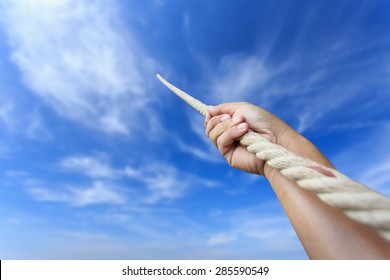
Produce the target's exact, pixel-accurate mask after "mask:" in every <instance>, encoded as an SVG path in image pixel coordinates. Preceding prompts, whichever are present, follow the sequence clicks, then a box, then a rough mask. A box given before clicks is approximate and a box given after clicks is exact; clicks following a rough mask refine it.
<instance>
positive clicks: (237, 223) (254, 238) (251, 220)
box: [208, 202, 305, 258]
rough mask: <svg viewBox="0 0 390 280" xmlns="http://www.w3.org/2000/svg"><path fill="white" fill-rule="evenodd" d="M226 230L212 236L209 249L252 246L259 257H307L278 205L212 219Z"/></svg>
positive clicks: (254, 208) (269, 205) (245, 210)
mask: <svg viewBox="0 0 390 280" xmlns="http://www.w3.org/2000/svg"><path fill="white" fill-rule="evenodd" d="M213 218H214V219H215V220H217V221H218V222H219V223H221V224H222V226H221V227H224V228H225V230H223V231H219V232H217V233H211V234H210V236H209V239H208V244H209V245H210V246H225V247H226V248H229V247H231V246H232V247H234V246H237V245H238V244H240V243H241V242H244V243H246V244H247V243H248V242H250V243H252V244H254V247H255V248H257V250H258V252H257V254H258V256H262V255H264V254H267V255H268V256H270V255H278V254H277V253H278V252H279V253H280V252H283V253H282V254H281V255H283V256H286V258H288V257H287V256H291V255H295V256H296V257H297V256H300V257H303V256H304V255H305V253H304V251H303V248H302V245H301V244H300V242H299V240H298V238H297V236H296V234H295V232H294V230H293V228H292V226H291V224H290V222H289V220H288V219H287V217H286V215H285V214H284V213H283V212H282V209H281V206H280V205H279V204H278V203H277V202H267V203H265V204H262V205H257V206H254V207H253V206H252V207H247V208H243V209H239V210H231V211H229V212H228V213H226V211H225V212H223V213H222V212H220V213H218V214H217V215H216V216H214V217H213Z"/></svg>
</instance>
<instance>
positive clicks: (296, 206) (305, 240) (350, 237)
mask: <svg viewBox="0 0 390 280" xmlns="http://www.w3.org/2000/svg"><path fill="white" fill-rule="evenodd" d="M291 133H293V132H291ZM289 137H290V138H287V139H293V141H291V142H290V147H288V148H289V149H290V150H292V151H293V152H295V153H297V154H299V155H300V156H302V157H305V158H308V159H311V160H314V161H316V162H319V163H321V164H323V165H325V166H329V167H331V166H332V165H331V163H330V162H329V161H328V160H327V159H326V158H325V157H324V156H323V155H322V154H321V153H320V152H319V151H318V149H317V148H316V147H315V146H314V145H313V144H312V143H311V142H309V141H308V140H306V139H305V138H304V137H302V136H300V135H299V134H297V133H296V134H294V135H290V136H289ZM300 145H304V147H305V148H304V149H300V148H299V146H300ZM297 149H298V150H299V151H301V152H299V151H298V152H297V151H296V150H297ZM302 151H304V152H302ZM302 153H304V154H302ZM264 172H265V176H266V178H267V179H268V180H269V182H270V184H271V186H272V188H273V190H274V192H275V194H276V195H277V197H278V199H279V201H280V203H281V205H282V207H283V208H284V210H285V212H286V214H287V216H288V218H289V219H290V221H291V223H292V225H293V227H294V229H295V231H296V233H297V235H298V237H299V238H300V240H301V242H302V244H303V246H304V248H305V250H306V252H307V254H308V255H309V257H310V258H312V259H390V244H389V243H388V242H387V241H385V240H384V239H382V238H381V237H379V236H378V235H377V233H376V232H375V231H373V230H372V229H370V228H368V227H366V226H364V225H361V224H359V223H357V222H355V221H353V220H351V219H349V218H348V217H347V216H345V215H344V214H343V213H342V211H341V210H339V209H336V208H333V207H331V206H329V205H327V204H325V203H324V202H322V201H321V200H320V199H319V198H318V197H317V196H316V194H314V193H312V192H310V191H307V190H304V189H302V188H300V187H299V186H298V185H297V184H296V183H295V182H294V181H292V180H290V179H288V178H286V177H284V176H283V175H282V174H281V173H280V171H279V170H276V169H273V168H271V167H269V166H268V165H265V168H264Z"/></svg>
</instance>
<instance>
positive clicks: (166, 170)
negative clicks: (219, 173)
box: [59, 155, 218, 203]
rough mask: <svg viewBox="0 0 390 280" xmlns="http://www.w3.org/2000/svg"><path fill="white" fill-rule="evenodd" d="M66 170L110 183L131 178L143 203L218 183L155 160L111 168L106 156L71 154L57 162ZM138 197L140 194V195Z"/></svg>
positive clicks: (171, 197) (153, 201)
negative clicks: (137, 183)
mask: <svg viewBox="0 0 390 280" xmlns="http://www.w3.org/2000/svg"><path fill="white" fill-rule="evenodd" d="M59 166H60V168H62V169H64V170H65V171H68V172H69V171H70V172H75V173H80V174H83V175H86V176H88V177H91V178H105V179H106V180H111V181H113V182H115V181H117V180H118V181H119V180H123V179H126V178H127V179H132V180H134V181H136V182H139V183H141V186H144V188H145V189H144V190H147V192H146V194H145V195H144V196H143V197H144V199H143V202H145V203H157V202H160V201H163V200H174V199H178V198H180V197H182V196H184V195H185V194H186V193H187V192H188V190H189V189H190V188H191V187H193V186H197V185H199V186H204V187H214V186H216V185H218V183H216V182H214V181H212V180H208V179H203V178H200V177H197V176H194V175H191V174H188V173H185V172H180V171H179V170H178V169H177V167H176V166H174V165H172V164H170V163H167V162H163V161H154V162H153V163H150V164H148V165H144V166H141V167H139V166H131V165H127V166H123V167H117V168H115V167H113V166H112V165H111V164H110V163H109V161H108V160H107V157H105V156H103V155H102V156H96V157H92V156H71V157H67V158H64V159H63V160H62V161H60V163H59ZM140 197H141V196H140Z"/></svg>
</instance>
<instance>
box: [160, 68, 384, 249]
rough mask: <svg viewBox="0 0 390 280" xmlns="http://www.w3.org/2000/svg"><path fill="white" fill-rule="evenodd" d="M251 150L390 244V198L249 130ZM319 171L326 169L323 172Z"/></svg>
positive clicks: (202, 108) (193, 102)
mask: <svg viewBox="0 0 390 280" xmlns="http://www.w3.org/2000/svg"><path fill="white" fill-rule="evenodd" d="M157 78H158V79H159V80H160V81H161V82H162V83H163V84H164V85H165V86H167V87H168V88H169V89H170V90H171V91H173V92H174V93H175V94H176V95H177V96H179V97H180V98H181V99H183V100H184V101H185V102H186V103H188V104H189V105H190V106H192V107H193V108H194V109H196V110H197V111H198V112H200V113H201V114H202V115H204V116H205V115H206V113H207V110H206V108H207V105H205V104H203V103H202V102H200V101H199V100H197V99H195V98H193V97H192V96H190V95H188V94H187V93H185V92H184V91H182V90H180V89H179V88H177V87H175V86H174V85H172V84H170V83H169V82H167V81H166V80H165V79H164V78H162V77H161V76H160V75H159V74H157ZM238 140H239V142H240V144H242V145H244V146H246V147H247V149H248V151H249V152H251V153H253V154H255V155H256V156H257V157H258V158H259V159H261V160H264V161H266V162H267V164H268V165H269V166H271V167H273V168H276V169H278V170H280V172H281V173H282V174H283V175H284V176H286V177H287V178H289V179H291V180H294V181H295V182H296V183H297V184H298V186H300V187H301V188H303V189H306V190H309V191H312V192H314V193H316V194H317V196H318V197H319V199H321V200H322V201H323V202H325V203H326V204H328V205H330V206H332V207H336V208H338V209H340V210H342V211H343V212H344V214H345V215H347V216H348V217H350V218H351V219H352V220H354V221H357V222H359V223H361V224H364V225H366V226H368V227H371V228H372V229H374V230H375V231H376V232H377V233H378V234H379V235H381V236H382V237H383V238H384V239H386V240H387V241H389V242H390V199H389V198H388V197H386V196H383V195H382V194H380V193H378V192H376V191H374V190H372V189H370V188H369V187H367V186H365V185H363V184H360V183H358V182H356V181H353V180H352V179H350V178H348V177H347V176H345V175H344V174H342V173H340V172H339V171H337V170H335V169H333V168H329V167H326V166H323V165H321V164H319V163H317V162H315V161H311V160H309V159H305V158H302V157H299V156H297V155H295V154H294V153H292V152H290V151H288V150H287V149H285V148H283V147H282V146H279V145H277V144H274V143H271V142H270V141H269V140H267V139H266V138H264V137H262V136H261V135H260V134H258V133H256V132H254V131H252V130H249V131H248V132H247V133H246V134H244V135H243V136H242V137H241V138H239V139H238ZM317 170H323V171H324V172H323V173H322V172H319V171H317Z"/></svg>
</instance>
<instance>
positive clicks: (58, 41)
mask: <svg viewBox="0 0 390 280" xmlns="http://www.w3.org/2000/svg"><path fill="white" fill-rule="evenodd" d="M1 6H2V9H3V11H2V13H1V15H2V20H1V23H2V26H3V28H4V30H5V32H6V34H7V35H8V38H9V44H10V47H11V52H12V54H11V55H12V61H13V62H14V63H15V64H16V65H17V66H18V68H19V69H20V71H21V74H22V77H23V81H24V83H25V84H26V86H28V88H29V89H30V90H31V91H32V92H34V93H35V94H36V95H38V96H40V97H41V98H42V99H43V100H44V101H45V102H46V103H47V104H49V105H50V106H51V107H53V108H54V109H55V110H56V111H57V112H58V113H59V114H60V115H62V116H64V117H66V118H69V119H72V120H76V121H77V122H80V123H82V124H86V125H89V126H92V127H95V128H97V129H100V130H103V131H106V132H113V133H128V132H129V127H134V126H136V123H137V122H135V121H134V119H135V118H136V116H137V113H139V112H140V109H141V108H142V107H144V106H145V104H147V103H148V102H150V98H148V97H147V95H146V92H147V89H148V88H149V86H148V79H147V78H145V77H147V76H149V77H150V78H153V77H152V75H151V73H150V72H151V69H153V68H154V65H155V64H156V63H155V61H154V60H153V59H151V58H150V57H148V55H147V54H145V53H144V51H143V50H142V48H141V47H140V46H138V44H137V42H136V41H135V39H134V38H133V37H132V35H131V30H129V29H128V28H125V27H124V25H123V24H122V23H121V22H120V20H119V16H118V12H117V11H116V8H115V5H113V4H112V2H110V1H105V0H101V1H94V2H91V1H84V0H83V1H75V0H66V1H65V0H64V1H46V0H28V1H24V0H12V1H11V0H9V1H3V3H2V4H1ZM130 108H131V109H130ZM129 120H132V121H131V122H130V121H129Z"/></svg>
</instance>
